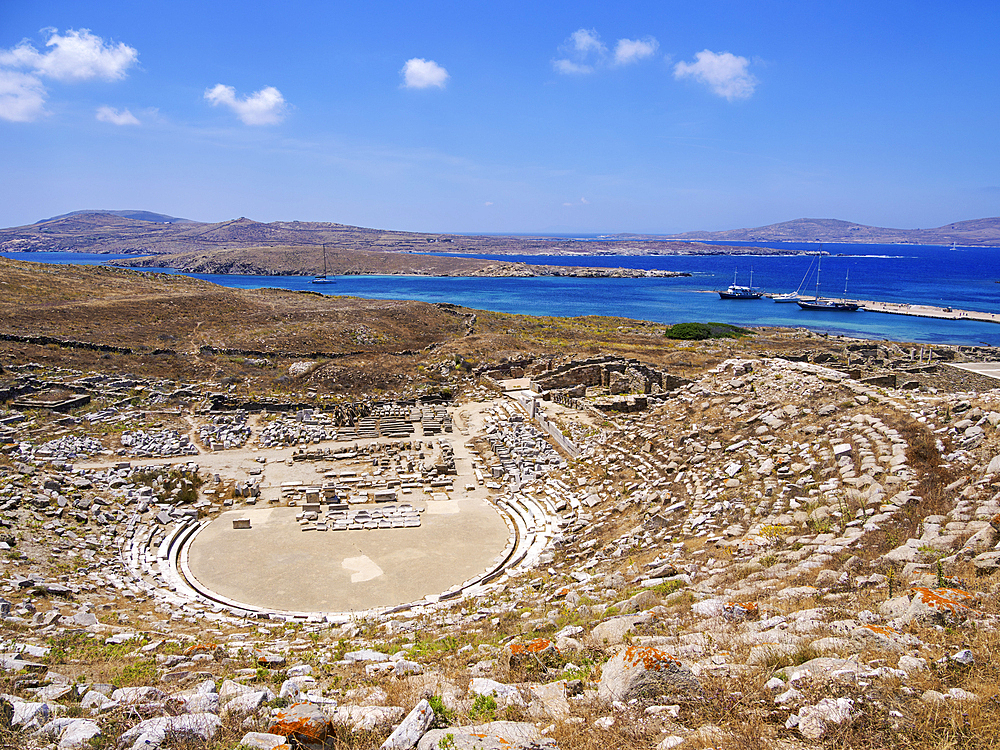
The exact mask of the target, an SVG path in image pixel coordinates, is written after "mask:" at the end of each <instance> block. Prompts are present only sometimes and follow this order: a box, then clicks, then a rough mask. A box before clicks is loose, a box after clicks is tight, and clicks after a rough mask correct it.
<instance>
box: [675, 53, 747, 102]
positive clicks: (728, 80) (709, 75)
mask: <svg viewBox="0 0 1000 750" xmlns="http://www.w3.org/2000/svg"><path fill="white" fill-rule="evenodd" d="M749 65H750V61H749V60H747V59H746V58H745V57H738V56H736V55H734V54H731V53H729V52H720V53H715V52H712V51H710V50H707V49H706V50H702V51H701V52H699V53H698V54H697V55H695V62H693V63H686V62H679V63H677V65H675V66H674V78H677V79H681V78H693V79H694V80H696V81H698V82H699V83H704V84H705V85H706V86H708V87H709V88H710V89H711V90H712V91H713V92H714V93H716V94H718V95H719V96H723V97H725V98H726V99H728V100H729V101H732V100H734V99H748V98H750V96H751V95H752V94H753V92H754V89H755V88H756V87H757V83H758V81H757V78H756V77H754V75H753V74H752V73H750V71H749V70H747V68H748V67H749Z"/></svg>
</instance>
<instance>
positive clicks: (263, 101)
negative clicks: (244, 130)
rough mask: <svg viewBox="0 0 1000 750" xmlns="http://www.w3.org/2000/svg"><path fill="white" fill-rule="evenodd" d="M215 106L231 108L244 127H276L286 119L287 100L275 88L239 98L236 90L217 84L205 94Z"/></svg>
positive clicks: (267, 87) (265, 88)
mask: <svg viewBox="0 0 1000 750" xmlns="http://www.w3.org/2000/svg"><path fill="white" fill-rule="evenodd" d="M205 98H206V99H208V101H209V102H211V103H212V105H213V106H218V105H220V104H223V105H225V106H227V107H229V108H230V109H231V110H233V112H235V113H236V116H237V117H239V118H240V120H241V121H242V122H243V124H244V125H276V124H278V123H279V122H281V121H282V120H283V119H285V110H286V109H287V107H286V104H285V98H284V97H283V96H282V95H281V92H280V91H278V89H276V88H274V86H266V87H264V88H262V89H261V90H260V91H256V92H254V93H253V94H250V95H248V96H245V97H243V98H242V99H239V98H237V96H236V89H234V88H233V87H232V86H225V85H223V84H221V83H217V84H216V85H215V86H214V87H213V88H210V89H208V91H206V92H205Z"/></svg>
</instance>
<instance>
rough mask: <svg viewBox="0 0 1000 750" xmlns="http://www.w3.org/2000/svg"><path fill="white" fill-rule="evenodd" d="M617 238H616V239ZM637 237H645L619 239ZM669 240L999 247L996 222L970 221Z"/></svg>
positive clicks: (781, 229)
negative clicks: (922, 226)
mask: <svg viewBox="0 0 1000 750" xmlns="http://www.w3.org/2000/svg"><path fill="white" fill-rule="evenodd" d="M616 236H617V235H616ZM622 236H624V237H635V238H636V239H638V238H639V237H642V236H645V235H622ZM669 239H672V240H686V241H703V242H704V241H709V242H857V243H871V244H883V245H889V244H906V245H951V244H956V245H986V246H992V245H1000V218H998V217H994V218H989V219H972V220H969V221H959V222H955V223H954V224H946V225H944V226H942V227H934V228H932V229H892V228H889V227H872V226H867V225H865V224H855V223H853V222H850V221H841V220H839V219H795V220H794V221H783V222H781V223H779V224H768V225H767V226H763V227H753V228H751V229H730V230H727V231H722V232H684V233H683V234H675V235H670V237H669Z"/></svg>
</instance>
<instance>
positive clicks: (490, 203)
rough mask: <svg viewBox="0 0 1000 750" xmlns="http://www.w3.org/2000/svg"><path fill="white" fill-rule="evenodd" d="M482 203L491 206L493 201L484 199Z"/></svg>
mask: <svg viewBox="0 0 1000 750" xmlns="http://www.w3.org/2000/svg"><path fill="white" fill-rule="evenodd" d="M483 205H484V206H492V205H493V201H486V202H485V203H484V204H483Z"/></svg>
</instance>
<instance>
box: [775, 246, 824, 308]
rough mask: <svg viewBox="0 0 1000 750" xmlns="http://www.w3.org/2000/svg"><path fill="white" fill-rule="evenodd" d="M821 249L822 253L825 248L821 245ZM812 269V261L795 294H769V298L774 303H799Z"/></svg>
mask: <svg viewBox="0 0 1000 750" xmlns="http://www.w3.org/2000/svg"><path fill="white" fill-rule="evenodd" d="M819 249H820V252H822V251H823V246H822V245H820V246H819ZM816 257H817V258H818V257H819V255H818V254H817V255H816ZM812 267H813V262H812V261H810V262H809V268H807V269H806V273H805V276H803V277H802V281H800V282H799V288H798V289H796V290H795V291H794V292H785V293H784V294H778V293H775V294H769V295H767V296H768V297H770V298H771V299H772V300H773V301H774V302H798V301H799V300H800V299H802V294H801V293H802V287H803V286H804V285H805V283H806V279H808V278H809V275H810V274H811V273H812Z"/></svg>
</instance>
